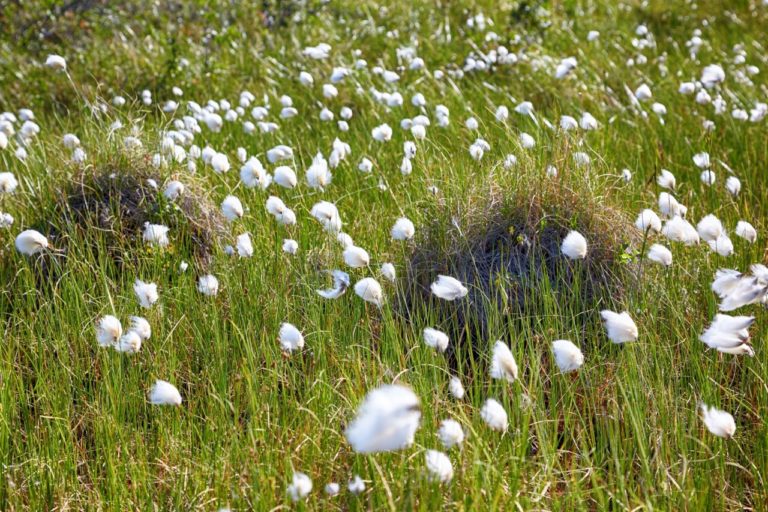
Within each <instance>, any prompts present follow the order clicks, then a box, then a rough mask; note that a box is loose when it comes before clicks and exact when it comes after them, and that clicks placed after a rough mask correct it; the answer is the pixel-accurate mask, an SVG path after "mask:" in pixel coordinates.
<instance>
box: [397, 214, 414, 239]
mask: <svg viewBox="0 0 768 512" xmlns="http://www.w3.org/2000/svg"><path fill="white" fill-rule="evenodd" d="M391 234H392V239H393V240H410V239H411V238H413V236H414V235H415V234H416V228H415V227H414V225H413V222H411V221H410V220H409V219H407V218H405V217H400V218H399V219H397V221H396V222H395V225H394V226H392V231H391Z"/></svg>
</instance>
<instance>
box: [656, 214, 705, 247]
mask: <svg viewBox="0 0 768 512" xmlns="http://www.w3.org/2000/svg"><path fill="white" fill-rule="evenodd" d="M661 234H662V235H664V236H665V237H666V238H667V239H668V240H670V241H672V242H682V243H683V244H685V245H696V244H698V243H699V240H700V238H699V233H698V231H696V228H695V227H693V225H692V224H691V223H690V222H688V221H687V220H685V219H684V218H682V217H680V216H679V215H676V216H674V217H672V218H671V219H669V220H668V221H667V222H666V223H664V227H663V228H661Z"/></svg>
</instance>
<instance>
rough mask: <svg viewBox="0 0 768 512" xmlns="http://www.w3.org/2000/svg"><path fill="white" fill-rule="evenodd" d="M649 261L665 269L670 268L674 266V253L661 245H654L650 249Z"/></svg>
mask: <svg viewBox="0 0 768 512" xmlns="http://www.w3.org/2000/svg"><path fill="white" fill-rule="evenodd" d="M648 259H649V260H651V261H653V262H655V263H658V264H660V265H663V266H665V267H669V266H670V265H672V251H670V250H669V249H667V248H666V247H664V246H663V245H661V244H653V245H652V246H651V247H650V248H649V249H648Z"/></svg>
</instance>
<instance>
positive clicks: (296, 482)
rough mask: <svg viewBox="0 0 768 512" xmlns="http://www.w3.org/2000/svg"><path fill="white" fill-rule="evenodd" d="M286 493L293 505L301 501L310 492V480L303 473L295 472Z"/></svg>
mask: <svg viewBox="0 0 768 512" xmlns="http://www.w3.org/2000/svg"><path fill="white" fill-rule="evenodd" d="M287 492H288V496H290V498H291V501H293V502H294V503H296V502H298V501H300V500H303V499H304V498H306V497H307V496H309V493H310V492H312V479H311V478H309V476H307V475H306V474H304V473H300V472H295V473H294V474H293V479H292V480H291V484H290V485H289V486H288V489H287Z"/></svg>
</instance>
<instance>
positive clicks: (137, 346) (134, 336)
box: [115, 331, 141, 354]
mask: <svg viewBox="0 0 768 512" xmlns="http://www.w3.org/2000/svg"><path fill="white" fill-rule="evenodd" d="M115 350H117V351H118V352H124V353H127V354H135V353H137V352H138V351H139V350H141V336H139V335H138V333H136V332H135V331H128V332H126V333H125V334H123V335H122V336H121V337H120V339H119V340H118V342H117V344H116V345H115Z"/></svg>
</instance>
